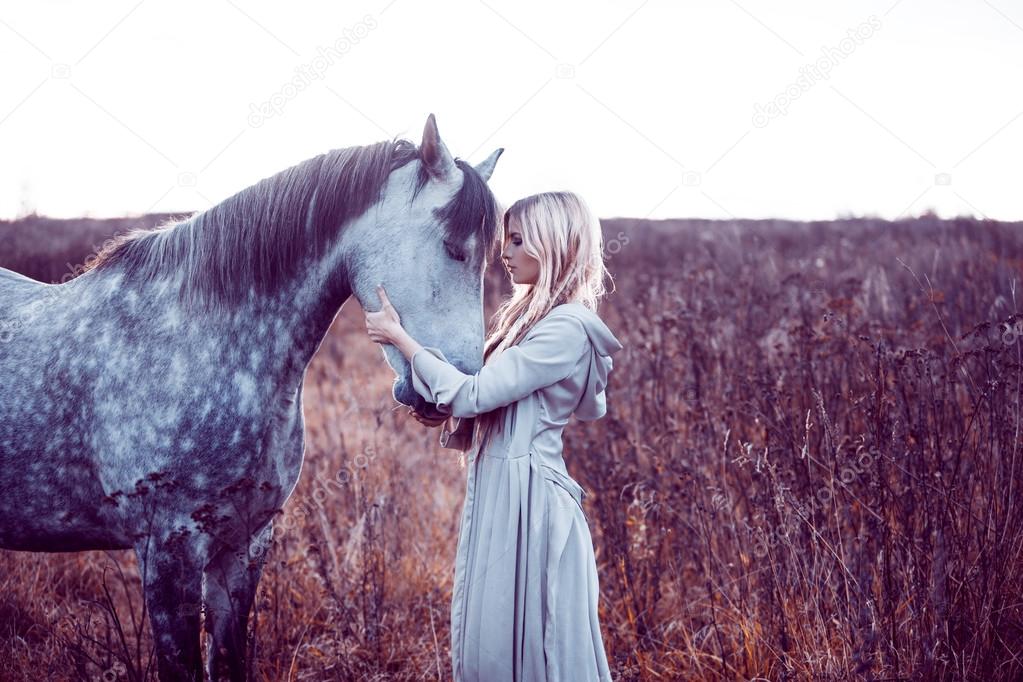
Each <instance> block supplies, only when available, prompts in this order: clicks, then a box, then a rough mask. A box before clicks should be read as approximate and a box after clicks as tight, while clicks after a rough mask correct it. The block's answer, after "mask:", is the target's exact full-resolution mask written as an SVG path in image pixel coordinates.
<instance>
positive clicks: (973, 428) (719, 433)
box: [0, 215, 1023, 682]
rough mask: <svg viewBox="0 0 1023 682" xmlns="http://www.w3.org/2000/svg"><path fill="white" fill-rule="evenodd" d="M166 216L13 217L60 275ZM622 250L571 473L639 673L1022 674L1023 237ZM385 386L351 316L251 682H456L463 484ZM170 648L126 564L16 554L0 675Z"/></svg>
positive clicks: (899, 237) (2, 229)
mask: <svg viewBox="0 0 1023 682" xmlns="http://www.w3.org/2000/svg"><path fill="white" fill-rule="evenodd" d="M164 217H165V216H148V217H146V218H144V219H138V220H127V219H125V220H119V221H97V220H92V221H89V220H83V221H56V220H48V219H44V218H39V217H35V216H31V217H29V218H25V219H23V220H20V221H17V222H9V223H0V245H2V246H0V265H3V266H5V267H8V268H11V269H14V270H18V271H20V272H23V273H25V274H28V275H31V276H33V277H36V278H38V279H41V280H44V281H60V280H61V278H62V277H67V276H71V275H72V274H75V273H74V270H75V265H74V264H80V263H82V262H83V261H84V259H85V258H86V257H87V256H88V254H89V253H90V252H92V251H93V250H94V249H95V248H97V247H98V246H99V245H100V243H101V241H102V240H103V239H105V238H106V237H108V236H110V235H112V234H113V233H115V232H117V231H121V230H124V229H127V228H128V227H131V226H135V225H139V224H146V225H152V224H156V223H157V222H159V221H160V220H161V219H163V218H164ZM603 227H604V232H605V242H606V252H607V262H608V267H609V269H610V270H611V272H612V273H613V275H614V278H615V283H614V286H615V289H616V290H615V291H614V293H613V294H611V295H610V296H609V298H608V299H607V300H606V301H605V303H604V304H603V306H602V308H601V311H600V312H601V315H602V317H603V318H604V319H605V321H606V322H607V323H608V325H609V326H610V327H611V329H612V330H614V331H615V333H616V334H617V335H618V338H619V339H620V340H621V341H622V343H623V344H624V345H625V350H624V351H622V353H620V354H619V355H618V356H616V358H615V371H614V372H612V375H611V379H610V386H609V387H608V393H607V395H608V404H609V412H608V415H607V417H606V418H604V419H602V420H599V421H597V422H593V423H587V424H583V423H579V422H576V423H572V424H570V425H569V427H568V428H567V430H566V434H565V457H566V461H567V462H568V467H569V471H570V472H571V473H572V475H573V476H574V477H575V478H576V479H577V480H578V481H579V482H580V483H581V484H582V485H583V487H584V488H585V489H586V491H587V498H586V501H585V509H586V514H587V518H588V520H589V523H590V528H591V531H592V533H593V539H594V544H595V548H596V551H597V563H598V568H599V577H600V584H601V604H600V611H601V619H602V625H603V628H604V636H605V643H606V646H607V649H608V656H609V660H610V662H611V665H612V670H613V671H614V673H615V677H616V679H620V680H651V681H652V680H658V681H660V680H689V679H693V680H751V679H769V680H855V679H870V680H910V679H921V680H985V681H986V680H1018V679H1023V447H1021V434H1020V418H1021V413H1020V411H1021V402H1020V400H1021V387H1023V374H1021V358H1023V341H1021V340H1020V339H1021V337H1023V312H1021V308H1023V300H1021V299H1023V292H1020V291H1018V288H1019V285H1020V283H1021V281H1023V224H1008V223H998V222H977V221H973V220H967V219H960V220H950V221H942V220H939V219H937V218H935V217H933V216H930V215H925V216H923V217H920V218H915V219H911V220H906V221H901V222H897V223H890V222H884V221H880V220H870V219H850V220H844V221H834V222H821V223H793V222H787V221H770V220H766V221H702V220H693V221H657V222H647V221H632V220H605V221H603ZM505 279H506V275H505V274H504V273H503V272H502V271H501V270H500V268H497V267H494V268H492V271H491V272H489V273H488V275H487V283H488V284H487V286H488V292H487V299H488V303H487V313H488V315H489V313H490V312H491V311H492V310H493V309H494V307H495V304H496V301H498V300H499V298H500V296H502V295H503V294H504V293H506V292H507V288H508V284H507V282H506V281H505ZM0 352H2V344H0ZM392 378H393V375H392V374H391V371H390V369H389V368H388V367H387V366H386V364H385V363H384V360H383V356H382V354H381V352H380V349H379V347H378V346H377V345H376V344H374V343H372V342H371V341H370V340H369V338H368V337H367V336H366V335H365V331H364V326H363V315H362V311H361V309H360V308H359V306H358V304H357V303H356V302H354V301H353V302H351V303H349V304H348V305H346V307H345V308H344V309H343V310H342V312H341V314H340V315H339V316H338V318H337V320H336V322H335V325H334V326H333V328H332V329H331V331H330V334H329V335H328V337H327V338H326V339H325V340H324V343H323V345H322V347H321V349H320V352H319V353H318V355H317V356H316V358H315V359H314V361H313V363H312V365H311V367H310V369H309V373H308V376H307V382H306V386H305V394H304V401H305V406H306V407H305V409H306V438H307V449H306V459H305V464H304V468H303V472H302V478H301V481H300V483H299V486H298V488H297V490H296V492H295V494H294V495H293V496H292V498H291V499H290V500H289V502H288V504H287V506H286V508H285V510H284V514H283V516H282V517H281V518H279V526H280V528H279V530H278V532H277V533H276V535H275V542H274V544H273V545H272V547H271V550H270V559H269V561H268V564H267V567H266V570H265V572H264V574H263V580H262V582H261V585H260V590H259V593H258V596H257V603H256V607H255V610H254V612H253V618H252V623H251V634H252V640H253V647H254V651H255V655H256V658H255V664H254V667H255V670H256V672H257V675H256V679H267V680H335V679H337V680H433V679H450V672H449V671H450V664H449V659H448V632H449V627H448V616H449V599H450V590H451V581H452V565H453V557H454V551H455V542H456V533H457V525H456V522H457V518H458V513H459V510H460V507H461V501H462V495H463V491H464V480H465V469H464V468H463V465H462V463H461V462H460V461H459V458H458V453H457V452H456V451H454V450H445V449H442V448H440V447H439V445H438V444H437V437H438V431H437V430H433V429H426V428H424V427H423V426H421V425H420V424H418V423H417V422H416V421H415V420H413V419H412V418H411V417H410V416H408V415H407V414H406V411H405V409H404V407H401V406H396V404H395V403H394V402H393V401H392V400H391V398H390V394H389V390H390V383H391V380H392ZM149 637H150V635H149V630H148V624H147V623H146V622H145V620H144V618H143V609H142V601H141V589H140V586H139V580H138V576H137V573H136V566H135V561H134V556H133V554H132V553H131V552H127V551H126V552H118V553H105V552H85V553H79V554H29V553H16V552H2V551H0V680H4V681H12V682H13V681H20V680H32V681H36V680H143V679H155V674H154V671H153V669H152V668H151V667H149V666H148V663H149V652H150V647H151V642H150V639H149ZM147 670H148V672H147Z"/></svg>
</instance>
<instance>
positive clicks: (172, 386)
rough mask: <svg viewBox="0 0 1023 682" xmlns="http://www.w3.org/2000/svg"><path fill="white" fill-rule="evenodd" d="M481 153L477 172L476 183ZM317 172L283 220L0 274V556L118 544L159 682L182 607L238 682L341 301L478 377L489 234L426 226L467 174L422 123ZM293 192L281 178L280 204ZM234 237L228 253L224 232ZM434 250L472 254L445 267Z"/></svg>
mask: <svg viewBox="0 0 1023 682" xmlns="http://www.w3.org/2000/svg"><path fill="white" fill-rule="evenodd" d="M381 144H382V145H383V144H392V143H381ZM365 149H368V148H365ZM404 149H405V148H403V147H400V146H395V148H394V151H393V154H394V155H396V156H400V154H406V155H407V153H408V152H407V150H405V151H402V150H404ZM413 149H414V147H413ZM377 152H379V149H377V148H374V151H373V153H377ZM360 153H361V152H360ZM367 153H368V152H367ZM499 153H500V150H499V151H498V152H496V153H495V154H494V155H492V156H491V158H490V159H488V161H487V162H486V163H485V164H484V167H482V168H481V169H480V172H481V175H482V176H483V177H482V180H483V181H484V182H485V179H486V177H489V175H490V172H491V171H492V169H493V165H494V163H496V160H497V156H498V155H499ZM420 157H421V158H420ZM328 161H335V162H336V163H338V164H340V165H343V166H345V169H344V170H342V171H338V173H339V175H338V176H337V177H339V178H341V179H342V180H344V182H346V183H354V182H365V180H364V178H365V177H366V176H368V175H370V170H372V171H373V172H376V173H377V174H378V175H380V176H381V177H382V181H381V183H380V186H377V187H372V186H370V187H368V188H367V187H361V186H360V187H359V188H357V189H358V193H361V194H367V193H368V196H369V198H368V199H367V198H365V197H361V199H360V194H352V196H353V197H355V198H356V199H360V200H361V201H362V205H361V206H359V207H358V210H356V209H353V208H352V207H350V206H349V207H347V208H344V207H342V208H338V207H337V206H334V205H333V204H334V203H336V202H337V201H338V200H337V199H336V197H334V196H333V195H331V194H330V192H332V191H333V190H334V189H335V187H336V186H337V185H336V184H335V183H337V182H339V180H335V179H334V177H333V176H331V178H330V179H329V181H328V180H327V179H325V178H324V172H325V171H324V170H323V166H325V165H326V164H327V163H328ZM381 163H382V164H383V167H381V166H380V164H381ZM459 163H461V162H459ZM359 164H362V165H361V166H360V165H359ZM372 164H376V165H372ZM388 164H390V166H393V167H388ZM349 166H350V167H351V168H350V169H349ZM310 168H312V167H311V166H310ZM316 168H317V173H318V175H317V179H316V182H315V185H314V186H313V189H312V190H311V191H309V192H308V193H307V194H304V195H302V196H301V198H300V200H299V201H297V202H296V203H295V210H294V217H293V219H291V220H290V222H289V220H288V218H287V215H286V214H283V209H281V207H280V204H281V202H283V201H284V200H285V198H286V197H283V196H280V195H273V194H272V192H270V194H271V196H270V197H269V199H266V200H265V201H263V202H262V203H259V204H258V205H256V206H255V207H252V206H248V205H247V204H246V203H245V202H246V201H251V198H247V197H246V196H242V193H239V195H236V197H234V198H232V199H231V200H228V201H225V202H222V204H221V205H218V207H215V209H214V210H213V211H212V212H211V213H210V214H209V215H204V216H198V217H193V218H191V219H190V220H188V221H186V222H184V223H180V224H177V225H174V226H173V227H172V229H163V230H155V231H147V232H145V233H142V234H141V235H134V236H130V237H128V238H127V239H125V240H124V241H123V243H120V244H118V245H117V246H116V248H114V249H113V251H112V252H111V253H112V255H111V254H110V253H108V254H101V256H103V257H102V258H101V260H100V265H98V266H96V267H92V268H90V269H88V270H86V272H84V273H83V274H81V275H80V276H78V277H76V278H75V279H73V280H71V281H69V282H66V283H64V284H59V285H46V284H42V283H39V282H35V281H34V280H31V279H29V278H25V277H22V276H20V275H16V274H15V273H12V272H10V271H7V270H3V269H0V318H7V319H15V320H17V324H16V325H15V326H14V330H13V333H11V334H9V338H6V339H3V340H4V341H5V343H3V344H0V350H2V351H3V353H2V356H0V384H2V385H3V386H4V392H3V394H2V395H0V548H3V549H12V550H23V551H49V552H53V551H81V550H91V549H129V548H131V549H134V550H135V552H136V553H137V555H138V557H139V566H140V569H141V573H142V582H143V589H144V591H145V598H146V603H147V607H148V611H149V614H150V619H151V624H152V629H153V633H154V637H155V644H156V650H157V656H158V664H159V671H160V677H161V679H162V680H169V679H199V680H201V679H202V671H201V662H202V657H201V653H200V651H199V638H198V633H199V623H200V620H199V619H200V608H202V609H203V610H204V613H205V622H206V628H207V630H208V632H209V634H210V637H209V639H208V643H209V648H208V650H207V668H208V670H209V674H210V678H211V679H220V678H221V676H229V677H230V678H231V679H244V678H245V675H246V661H245V652H246V632H247V627H246V626H247V621H248V613H249V610H250V608H251V604H252V600H253V597H254V595H255V591H256V587H257V585H258V581H259V577H260V574H261V570H262V565H263V561H264V559H265V552H266V549H267V547H268V544H269V539H270V537H271V531H272V519H273V517H274V515H275V514H276V513H278V512H279V511H280V510H281V508H282V507H283V505H284V503H285V502H286V501H287V499H288V497H289V496H290V495H291V493H292V491H293V490H294V488H295V486H296V484H297V482H298V479H299V476H300V473H301V468H302V459H303V453H304V428H303V427H304V420H303V415H302V383H303V379H304V377H305V371H306V368H307V366H308V364H309V362H310V361H311V359H312V357H313V355H314V354H315V352H316V350H317V348H318V347H319V344H320V343H321V341H322V340H323V338H324V336H325V335H326V333H327V330H328V329H329V327H330V324H331V322H332V321H333V319H334V317H335V316H336V315H337V313H338V311H339V310H340V308H341V306H342V305H343V303H344V302H345V301H346V300H347V299H349V298H350V297H351V296H352V295H355V296H356V297H357V298H359V300H360V301H371V300H374V297H373V295H371V292H374V287H375V285H376V283H377V282H380V281H387V282H388V284H387V288H388V293H389V295H390V297H391V299H392V301H394V302H395V303H396V305H397V306H398V307H399V309H406V310H408V311H409V314H407V315H406V314H404V313H403V316H402V319H403V323H404V324H405V326H406V328H407V329H408V330H409V331H410V333H412V334H413V335H415V336H416V338H420V339H422V340H423V342H424V343H434V344H441V345H443V346H444V347H445V349H450V351H451V357H453V358H455V360H453V361H454V362H456V364H459V365H461V367H462V368H463V369H464V370H465V371H476V369H478V367H479V365H480V364H481V362H482V353H481V350H482V297H481V296H482V292H481V286H482V270H483V267H482V266H483V265H485V262H484V260H485V259H484V258H483V255H484V253H485V252H484V251H483V248H482V246H483V245H484V244H485V243H487V242H490V241H493V237H494V235H493V233H489V232H487V231H486V230H484V231H483V232H481V233H480V234H477V232H478V231H479V225H480V223H476V224H475V225H472V226H471V227H470V228H469V229H466V226H465V225H462V226H461V227H462V228H463V232H459V231H458V230H457V229H452V226H451V225H444V221H443V220H439V219H438V217H437V211H438V209H442V208H448V209H450V208H451V206H453V205H455V204H458V203H459V201H460V200H461V199H464V197H463V196H462V195H464V194H465V192H466V189H465V188H466V187H467V186H468V185H469V184H470V183H469V181H470V180H472V179H473V178H470V175H471V173H470V170H471V167H468V168H467V167H465V166H464V165H463V168H462V171H463V172H458V171H457V170H456V168H455V162H454V160H453V159H451V158H450V156H449V155H448V153H447V150H446V148H445V147H444V146H443V143H441V142H440V139H439V136H438V135H437V132H436V125H435V124H434V122H433V118H432V116H431V118H430V120H429V121H428V123H427V129H426V132H425V133H424V142H423V145H422V147H421V150H420V151H419V152H418V154H417V155H416V157H415V158H414V159H411V160H410V159H408V158H404V157H399V158H397V159H394V158H391V157H390V156H385V157H383V161H380V160H372V159H371V160H368V161H367V160H366V159H359V158H356V157H355V156H354V153H353V154H352V155H346V154H341V155H339V156H337V157H336V158H334V157H330V158H325V159H323V160H322V161H321V162H320V165H319V166H317V167H316ZM367 168H369V169H370V170H367ZM424 169H425V170H426V171H429V173H426V172H425V171H424ZM302 172H303V173H305V174H306V175H308V174H309V173H311V172H312V171H310V170H303V171H302ZM473 172H475V171H473ZM279 175H280V174H279ZM463 175H464V176H465V177H464V179H463V178H461V177H456V176H463ZM275 177H276V176H275ZM298 177H299V176H297V175H292V176H288V177H286V178H285V180H286V182H280V183H279V184H280V185H282V186H283V185H285V184H286V185H287V192H288V193H289V194H293V193H294V192H295V189H294V185H295V180H296V178H298ZM264 182H268V181H264ZM473 182H475V183H476V185H475V191H476V192H477V193H478V192H480V191H485V192H486V193H487V195H488V196H489V190H485V184H484V185H482V187H483V190H481V188H480V176H479V175H477V176H475V179H474V180H473ZM417 183H418V188H416V187H415V186H416V184H417ZM275 187H277V186H276V185H271V186H270V189H274V188H275ZM460 187H461V189H459V188H460ZM251 189H252V188H250V190H251ZM275 191H276V190H275ZM338 191H339V192H341V193H342V194H343V193H344V192H345V191H348V192H350V193H352V192H356V190H355V189H353V188H352V187H351V186H350V185H345V186H343V187H342V188H341V189H339V190H338ZM250 194H251V192H250ZM292 198H294V197H292ZM477 198H478V197H477ZM490 199H491V203H489V204H486V205H487V206H489V207H490V208H489V209H488V210H492V209H493V204H492V196H491V197H490ZM469 203H473V202H469ZM474 210H475V209H474ZM449 212H450V211H449ZM279 213H280V214H283V215H284V217H279V218H277V220H276V221H274V220H271V221H266V220H265V218H263V220H264V222H262V223H259V222H258V221H259V220H260V219H261V218H260V216H266V215H276V214H279ZM247 219H248V220H252V221H256V222H257V223H258V229H257V228H256V227H253V226H252V224H249V223H245V222H244V221H245V220H247ZM478 219H479V215H476V216H475V217H474V218H473V219H472V221H476V220H478ZM204 220H205V221H207V222H204ZM462 222H465V220H462ZM282 223H283V224H286V225H290V227H288V228H287V229H285V228H283V227H281V224H282ZM333 223H338V224H333ZM246 226H247V227H248V229H250V230H252V231H251V232H250V234H249V235H248V236H247V237H245V235H244V233H243V234H242V236H236V235H233V234H229V232H228V231H229V230H237V231H243V230H244V229H246ZM456 227H457V226H456ZM439 228H440V229H439ZM492 228H493V225H491V229H492ZM275 230H277V231H281V232H282V234H280V235H275V234H269V235H268V234H267V232H273V231H275ZM289 230H290V232H289ZM439 235H443V236H444V237H445V240H444V242H445V244H444V247H441V245H440V243H439V242H440V241H441V240H440V239H438V236H439ZM452 236H455V237H457V238H456V239H454V240H452V239H451V237H452ZM321 237H323V239H322V240H321V239H320V238H321ZM231 239H234V240H235V241H224V240H231ZM253 240H254V241H253ZM318 240H319V241H320V242H322V243H318ZM456 242H457V243H456ZM424 245H426V246H425V247H424ZM452 245H454V246H456V247H458V248H465V249H467V251H466V252H467V253H471V254H472V255H473V257H472V258H470V259H454V261H458V262H454V261H452V259H450V258H447V256H446V255H445V248H447V250H448V251H450V249H451V247H452ZM246 249H248V250H249V251H246ZM417 249H418V250H419V253H418V254H417V253H416V250H417ZM462 261H465V262H462ZM395 272H400V273H401V274H402V276H403V277H402V279H395V276H394V273H395ZM416 276H418V277H419V279H418V280H417V279H416ZM445 276H446V277H448V278H449V281H450V286H445V285H446V282H445V281H444V278H445ZM199 282H201V283H203V284H204V285H205V290H202V289H201V288H200V287H198V286H197V283H199ZM201 293H205V296H200V297H198V298H195V297H192V296H191V295H192V294H201ZM186 294H187V295H186ZM196 301H199V302H201V303H202V304H201V305H198V304H197V303H196ZM465 301H469V302H470V305H469V306H468V308H467V307H466V305H465ZM477 304H478V310H477V309H476V308H477ZM466 312H468V315H466ZM435 313H437V314H444V315H446V316H447V320H448V322H449V324H447V325H446V328H445V329H444V330H443V334H444V336H443V337H438V336H437V335H438V333H439V332H440V330H436V329H431V328H430V326H429V325H430V323H431V322H432V321H433V319H432V318H433V317H434V316H435V315H434V314H435ZM384 352H385V357H386V359H387V361H388V363H389V364H390V365H391V366H392V368H394V369H395V373H396V375H397V378H396V381H395V387H394V390H393V393H394V397H395V398H396V399H397V400H398V401H400V402H403V403H405V404H409V405H412V406H414V407H416V408H417V409H420V410H421V411H424V412H429V411H430V409H429V408H430V407H431V406H429V405H426V404H425V403H424V402H423V400H422V398H421V397H420V396H418V394H416V393H415V392H414V390H413V389H412V387H411V377H410V369H409V367H408V364H407V362H404V358H403V356H401V354H400V353H399V352H398V351H397V350H396V349H393V348H384Z"/></svg>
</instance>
